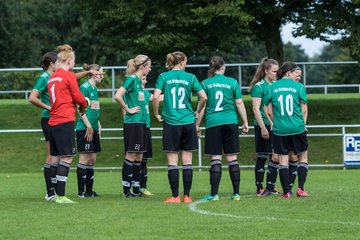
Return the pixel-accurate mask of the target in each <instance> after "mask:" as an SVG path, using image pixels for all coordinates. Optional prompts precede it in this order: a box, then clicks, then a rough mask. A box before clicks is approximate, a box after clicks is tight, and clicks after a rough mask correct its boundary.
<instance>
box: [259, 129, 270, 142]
mask: <svg viewBox="0 0 360 240" xmlns="http://www.w3.org/2000/svg"><path fill="white" fill-rule="evenodd" d="M261 137H262V138H264V139H269V131H268V130H267V129H266V127H264V128H261Z"/></svg>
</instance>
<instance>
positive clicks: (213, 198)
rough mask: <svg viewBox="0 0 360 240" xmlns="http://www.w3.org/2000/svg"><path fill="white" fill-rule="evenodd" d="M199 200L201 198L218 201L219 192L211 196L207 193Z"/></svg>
mask: <svg viewBox="0 0 360 240" xmlns="http://www.w3.org/2000/svg"><path fill="white" fill-rule="evenodd" d="M200 200H202V201H219V200H220V197H219V194H216V195H215V196H211V194H209V195H206V196H205V197H203V198H202V199H200Z"/></svg>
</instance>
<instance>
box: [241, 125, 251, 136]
mask: <svg viewBox="0 0 360 240" xmlns="http://www.w3.org/2000/svg"><path fill="white" fill-rule="evenodd" d="M242 132H243V134H246V133H248V132H249V126H248V124H247V123H244V124H243V125H242Z"/></svg>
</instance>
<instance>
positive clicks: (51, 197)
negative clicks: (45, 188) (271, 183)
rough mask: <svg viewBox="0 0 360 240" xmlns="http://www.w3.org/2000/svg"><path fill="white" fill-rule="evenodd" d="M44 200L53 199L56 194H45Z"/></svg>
mask: <svg viewBox="0 0 360 240" xmlns="http://www.w3.org/2000/svg"><path fill="white" fill-rule="evenodd" d="M45 200H46V201H55V200H56V194H54V195H50V196H49V195H48V194H46V195H45Z"/></svg>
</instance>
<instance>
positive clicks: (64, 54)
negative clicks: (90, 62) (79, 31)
mask: <svg viewBox="0 0 360 240" xmlns="http://www.w3.org/2000/svg"><path fill="white" fill-rule="evenodd" d="M56 50H57V52H58V55H57V60H56V63H55V65H56V66H58V65H59V64H60V63H63V62H65V61H66V60H68V59H69V58H73V59H74V58H75V53H74V51H73V49H72V47H71V46H70V45H68V44H64V45H60V46H57V48H56Z"/></svg>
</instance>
